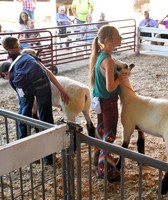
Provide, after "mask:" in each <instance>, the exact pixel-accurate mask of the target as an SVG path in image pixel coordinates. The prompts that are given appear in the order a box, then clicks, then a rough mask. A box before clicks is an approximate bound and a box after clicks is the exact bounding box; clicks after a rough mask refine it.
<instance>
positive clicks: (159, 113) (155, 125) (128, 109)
mask: <svg viewBox="0 0 168 200" xmlns="http://www.w3.org/2000/svg"><path fill="white" fill-rule="evenodd" d="M118 65H119V66H120V72H121V73H122V72H123V73H127V72H128V71H129V72H130V70H131V69H132V68H133V66H132V67H131V68H130V69H129V68H128V65H127V66H126V65H125V66H124V65H122V64H118ZM123 66H124V67H123ZM126 71H127V72H126ZM120 100H121V106H122V110H121V122H122V125H123V143H122V147H125V148H127V147H128V145H129V142H130V138H131V135H132V133H133V131H134V130H135V129H137V128H138V130H139V138H138V140H139V141H138V143H137V144H138V145H139V147H138V150H139V152H141V153H144V133H143V132H146V133H149V134H151V135H154V136H158V137H162V138H163V139H164V141H165V143H166V150H167V155H168V100H165V99H155V98H152V97H145V96H141V95H138V94H136V93H135V92H134V90H133V88H132V85H131V82H130V80H129V78H128V79H127V80H126V82H125V83H124V84H121V86H120ZM167 157H168V156H167ZM120 167H121V160H120V161H119V162H118V164H117V168H118V169H120ZM167 191H168V172H166V174H165V176H164V178H163V180H162V191H161V193H162V194H165V193H166V192H167Z"/></svg>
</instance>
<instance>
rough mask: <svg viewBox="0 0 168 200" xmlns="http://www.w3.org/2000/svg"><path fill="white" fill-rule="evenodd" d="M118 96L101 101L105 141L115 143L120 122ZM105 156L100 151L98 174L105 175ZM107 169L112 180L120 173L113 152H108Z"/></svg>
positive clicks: (109, 178)
mask: <svg viewBox="0 0 168 200" xmlns="http://www.w3.org/2000/svg"><path fill="white" fill-rule="evenodd" d="M117 100H118V97H117V96H115V97H114V98H111V99H109V100H106V101H103V102H101V109H102V115H103V128H104V134H103V138H102V139H103V141H106V142H110V143H113V142H114V140H115V138H116V130H117V122H118V105H117ZM104 158H105V152H104V151H103V150H101V151H100V155H99V161H98V174H99V175H100V176H101V177H103V176H104ZM107 170H108V180H109V181H110V180H111V181H112V180H113V179H115V178H116V176H118V175H119V173H118V171H117V170H116V168H115V161H114V158H113V156H112V153H111V152H107Z"/></svg>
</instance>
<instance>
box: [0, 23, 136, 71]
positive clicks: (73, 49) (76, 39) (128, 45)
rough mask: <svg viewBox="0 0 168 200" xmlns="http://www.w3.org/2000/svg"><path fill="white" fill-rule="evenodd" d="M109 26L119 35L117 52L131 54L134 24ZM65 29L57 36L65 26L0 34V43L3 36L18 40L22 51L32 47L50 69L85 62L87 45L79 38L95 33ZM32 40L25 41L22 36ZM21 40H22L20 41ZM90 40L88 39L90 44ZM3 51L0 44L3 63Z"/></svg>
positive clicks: (133, 42) (5, 53)
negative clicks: (117, 30) (115, 28)
mask: <svg viewBox="0 0 168 200" xmlns="http://www.w3.org/2000/svg"><path fill="white" fill-rule="evenodd" d="M108 23H109V24H110V25H113V26H116V27H117V28H118V29H119V32H120V34H121V36H122V45H121V46H120V47H118V48H117V51H118V53H121V52H124V51H127V52H128V51H132V52H134V51H135V36H136V21H135V20H134V19H125V20H116V21H108ZM97 24H98V23H92V24H85V25H71V26H66V33H62V34H60V32H59V30H61V29H62V28H65V27H61V26H57V27H48V28H41V29H34V30H26V31H21V32H20V31H18V32H6V33H0V40H1V41H2V39H3V38H4V37H7V36H14V37H17V38H19V39H20V43H21V46H22V48H33V49H35V50H40V51H41V53H40V56H41V58H42V61H43V63H44V64H45V65H46V66H47V67H49V68H51V67H52V66H57V67H62V65H63V64H68V63H73V62H78V61H81V60H87V59H88V58H89V57H90V54H91V42H88V40H87V39H85V38H84V37H83V35H84V34H89V33H94V34H97V30H90V31H88V30H87V31H82V30H81V27H82V26H85V27H86V29H87V27H88V26H90V25H97ZM99 24H101V23H99ZM26 34H27V35H33V34H34V36H35V37H29V38H25V37H23V36H25V35H26ZM23 38H24V39H23ZM93 39H94V38H90V41H92V40H93ZM6 58H7V52H6V51H5V50H4V49H3V47H2V45H1V42H0V62H2V61H4V60H6Z"/></svg>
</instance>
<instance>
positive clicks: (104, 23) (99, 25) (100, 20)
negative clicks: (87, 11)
mask: <svg viewBox="0 0 168 200" xmlns="http://www.w3.org/2000/svg"><path fill="white" fill-rule="evenodd" d="M98 22H101V23H100V24H97V28H98V29H100V27H102V26H103V25H107V24H108V21H107V20H106V19H105V14H104V13H103V12H101V13H100V16H99V20H98Z"/></svg>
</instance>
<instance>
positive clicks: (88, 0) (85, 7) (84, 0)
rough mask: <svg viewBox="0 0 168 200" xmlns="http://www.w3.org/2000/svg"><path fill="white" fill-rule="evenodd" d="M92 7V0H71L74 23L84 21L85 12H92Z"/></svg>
mask: <svg viewBox="0 0 168 200" xmlns="http://www.w3.org/2000/svg"><path fill="white" fill-rule="evenodd" d="M93 9H94V4H93V2H92V0H73V1H72V4H71V10H72V13H73V15H74V17H75V19H76V24H83V23H85V21H86V16H87V14H92V13H93Z"/></svg>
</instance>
